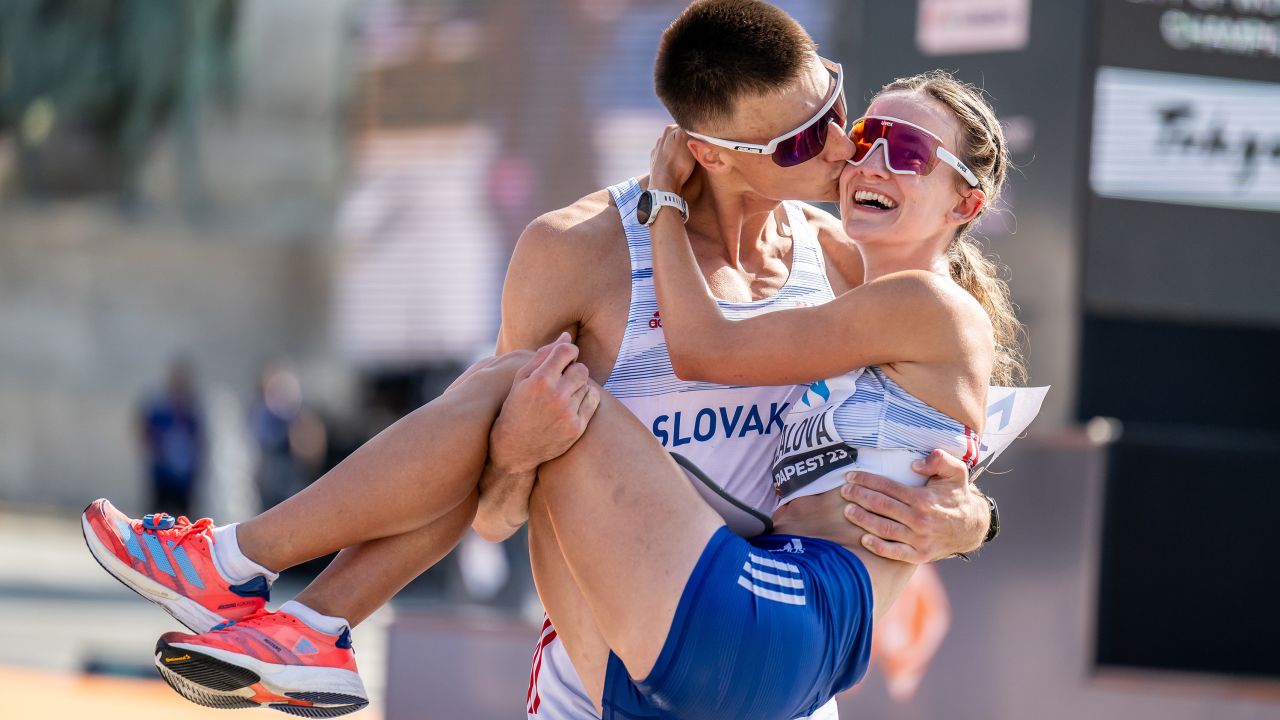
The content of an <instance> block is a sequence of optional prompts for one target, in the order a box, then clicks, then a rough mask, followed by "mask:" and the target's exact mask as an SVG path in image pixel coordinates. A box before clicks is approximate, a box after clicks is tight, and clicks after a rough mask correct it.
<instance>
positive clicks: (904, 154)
mask: <svg viewBox="0 0 1280 720" xmlns="http://www.w3.org/2000/svg"><path fill="white" fill-rule="evenodd" d="M849 138H850V139H851V140H853V159H852V160H850V161H849V162H850V163H852V164H854V165H861V164H862V163H864V162H866V160H867V158H869V157H871V153H873V152H875V149H876V147H877V146H879V147H882V148H884V164H885V167H887V168H888V169H889V172H891V173H894V174H897V175H928V174H929V173H931V172H933V169H934V168H935V167H937V165H938V161H939V160H941V161H942V162H944V163H946V164H948V165H950V166H951V167H953V168H955V171H956V172H958V173H960V176H961V177H963V178H964V179H965V181H966V182H968V183H969V186H970V187H978V176H977V175H974V174H973V171H972V170H970V169H969V168H968V167H967V166H965V164H964V163H962V162H960V158H958V157H956V156H955V155H953V154H951V153H950V152H949V151H948V150H947V149H946V148H944V147H942V138H940V137H938V136H937V135H934V134H933V133H931V132H929V131H928V130H925V129H924V128H922V127H920V126H919V125H916V124H914V123H909V122H907V121H906V120H900V119H898V118H893V117H885V116H882V115H868V116H866V117H861V118H858V119H857V120H854V121H853V130H851V131H849Z"/></svg>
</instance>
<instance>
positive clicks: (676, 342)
mask: <svg viewBox="0 0 1280 720" xmlns="http://www.w3.org/2000/svg"><path fill="white" fill-rule="evenodd" d="M687 143H688V139H687V137H686V136H684V135H683V132H682V131H679V130H678V129H673V128H669V129H668V130H667V132H666V134H665V135H664V136H663V138H662V139H661V140H659V142H658V145H657V147H656V148H655V149H654V153H653V173H652V175H651V176H650V182H649V186H650V187H652V188H654V189H658V190H672V191H678V190H679V189H680V188H681V186H682V185H683V184H684V180H685V178H687V177H688V176H689V174H690V172H691V171H692V168H693V165H694V161H693V157H692V155H691V154H690V152H689V150H688V148H687ZM649 229H650V235H651V242H652V246H653V268H654V285H655V288H656V291H657V295H658V305H659V307H660V309H661V312H662V327H663V332H664V334H665V336H666V340H667V347H668V350H669V352H670V354H671V363H672V367H673V369H674V370H675V373H676V375H677V376H679V377H681V378H683V379H686V380H703V381H707V382H717V383H722V384H733V385H785V384H790V383H800V382H810V381H813V380H816V379H820V378H824V377H831V376H834V375H838V374H841V373H844V372H848V371H850V370H853V369H854V368H858V367H862V366H864V365H872V364H877V363H890V362H927V361H930V360H934V359H946V358H952V357H955V350H956V345H955V344H954V343H956V342H959V340H960V338H959V330H960V328H962V327H964V325H963V324H962V323H963V318H961V317H960V315H961V314H963V313H964V312H965V309H966V308H965V306H964V305H963V304H962V303H960V302H957V300H958V299H960V298H957V297H955V296H954V294H953V293H955V292H963V291H961V290H959V289H958V288H954V287H948V284H949V283H950V281H949V279H947V278H942V277H940V276H938V275H934V274H932V273H928V272H924V271H910V272H902V273H895V274H892V275H888V276H885V277H882V278H879V279H877V280H876V281H874V282H871V283H867V284H865V285H863V286H862V287H859V288H857V289H855V290H852V291H850V292H847V293H845V294H843V295H841V296H840V297H838V298H836V299H835V300H833V301H832V302H830V303H827V304H825V305H821V306H818V307H808V308H795V309H788V310H779V311H777V312H771V313H766V314H763V315H759V316H756V317H753V318H748V319H744V320H729V319H727V318H725V317H724V315H723V314H722V313H721V312H720V308H719V307H718V306H717V305H716V302H715V298H714V297H712V295H711V293H710V291H709V290H708V289H707V285H706V281H705V280H704V279H703V277H702V273H701V271H700V270H699V269H698V264H697V260H696V258H695V257H694V255H693V250H692V248H691V247H690V245H689V236H688V234H687V233H686V232H685V228H684V225H683V223H682V222H681V221H680V219H679V214H678V213H676V212H672V211H670V210H665V211H662V212H659V214H658V218H657V220H656V221H655V222H654V224H653V225H652V226H650V228H649ZM948 339H951V340H952V341H951V342H948Z"/></svg>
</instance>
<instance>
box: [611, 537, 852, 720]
mask: <svg viewBox="0 0 1280 720" xmlns="http://www.w3.org/2000/svg"><path fill="white" fill-rule="evenodd" d="M872 603H873V601H872V595H871V578H870V577H869V576H868V575H867V569H866V567H864V566H863V564H862V561H861V560H859V559H858V558H857V556H856V555H854V554H853V553H851V552H849V551H848V550H846V549H844V548H843V547H841V546H839V545H837V544H835V543H832V542H828V541H826V540H820V539H817V538H809V537H800V536H796V535H764V536H760V537H755V538H751V539H749V540H748V539H743V538H740V537H738V536H737V535H734V534H733V533H732V532H730V531H729V529H728V528H725V527H722V528H720V529H719V530H717V531H716V534H715V535H713V536H712V538H711V540H710V541H708V542H707V547H706V548H705V549H704V550H703V551H702V556H701V557H700V558H699V559H698V564H697V566H696V567H694V569H693V573H692V574H691V575H690V576H689V581H688V583H686V584H685V588H684V593H683V594H682V595H681V597H680V604H679V605H678V606H677V607H676V614H675V618H674V619H673V620H672V622H671V631H670V632H669V633H668V634H667V640H666V643H665V644H664V645H663V646H662V652H661V654H660V655H659V656H658V661H657V663H655V664H654V666H653V670H652V671H651V672H650V673H649V676H648V677H646V678H645V679H644V680H642V681H641V680H632V679H631V676H630V675H629V674H628V673H627V669H626V668H625V667H624V666H623V664H622V661H621V660H620V659H619V658H618V657H617V656H616V655H612V654H611V655H610V657H609V666H608V670H607V671H606V675H605V683H604V696H603V698H602V704H603V708H604V712H603V717H604V720H656V719H659V718H664V719H670V718H680V719H681V720H702V719H703V718H706V719H707V720H712V719H715V720H720V719H722V718H735V719H738V720H750V719H753V718H758V719H759V720H786V719H787V718H795V717H801V716H805V715H809V714H811V713H813V712H814V711H816V710H817V709H818V708H820V707H821V706H822V705H824V704H825V703H826V702H827V701H828V700H830V699H831V697H832V696H834V695H835V694H836V693H839V692H841V691H842V690H845V689H847V688H849V687H852V686H853V685H854V684H855V683H857V682H858V681H859V680H861V679H862V676H863V675H864V674H865V673H866V671H867V664H868V662H869V660H870V655H871V620H872Z"/></svg>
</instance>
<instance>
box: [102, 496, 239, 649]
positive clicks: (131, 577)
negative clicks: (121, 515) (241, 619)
mask: <svg viewBox="0 0 1280 720" xmlns="http://www.w3.org/2000/svg"><path fill="white" fill-rule="evenodd" d="M87 513H88V511H87V510H86V511H85V512H84V513H81V514H80V531H81V532H82V533H83V534H84V544H85V545H86V546H88V548H89V554H90V555H92V556H93V559H94V560H96V561H97V562H98V564H99V565H101V566H102V569H103V570H106V571H107V574H109V575H111V577H113V578H115V579H116V580H119V581H120V584H121V585H124V586H125V587H127V588H129V589H130V590H132V591H134V592H136V593H138V594H139V595H141V596H142V597H144V598H146V599H147V600H150V601H151V602H153V603H155V604H157V605H159V606H160V607H162V608H164V609H165V611H166V612H168V613H169V614H170V615H172V616H173V618H174V619H175V620H177V621H178V622H180V623H182V624H183V625H185V626H187V628H188V629H190V630H191V631H192V632H194V633H196V634H197V635H199V634H201V633H207V632H209V630H210V629H211V628H212V627H213V626H214V625H218V624H220V623H224V622H226V620H227V619H226V618H224V617H222V616H221V615H218V614H217V613H215V612H213V611H212V610H209V609H208V608H206V607H205V606H203V605H201V604H200V603H198V602H196V601H194V600H192V599H191V598H188V597H187V596H185V595H182V594H180V593H179V592H178V591H176V590H173V589H171V588H167V587H165V586H164V585H161V584H160V583H158V582H156V581H155V580H152V579H151V578H149V577H147V576H146V575H143V574H142V573H140V572H138V571H137V570H134V569H133V568H132V567H130V566H129V565H126V564H125V563H123V562H121V561H120V559H119V558H117V557H116V555H115V553H113V552H111V550H110V549H108V548H107V546H106V545H104V544H103V543H102V541H101V540H99V539H98V534H97V533H96V532H94V530H93V526H92V525H91V524H90V523H89V518H88V517H87V516H86V514H87Z"/></svg>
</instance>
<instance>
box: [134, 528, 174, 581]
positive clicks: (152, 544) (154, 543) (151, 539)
mask: <svg viewBox="0 0 1280 720" xmlns="http://www.w3.org/2000/svg"><path fill="white" fill-rule="evenodd" d="M142 540H143V541H144V542H145V543H146V544H147V550H149V551H151V560H152V561H153V562H154V563H155V564H156V567H158V568H160V569H161V570H163V571H164V572H165V573H168V574H169V575H173V576H174V577H177V574H176V573H174V572H173V566H172V565H170V564H169V558H168V557H165V554H164V548H163V547H161V546H160V541H159V540H157V539H156V536H155V535H152V534H151V533H147V534H145V535H143V536H142Z"/></svg>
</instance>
